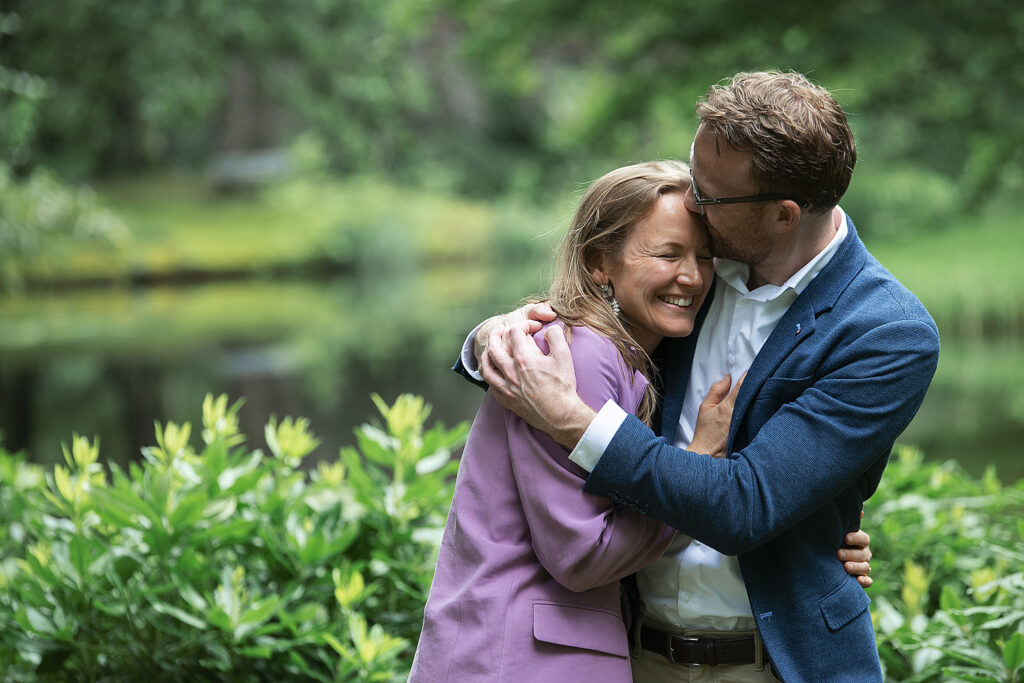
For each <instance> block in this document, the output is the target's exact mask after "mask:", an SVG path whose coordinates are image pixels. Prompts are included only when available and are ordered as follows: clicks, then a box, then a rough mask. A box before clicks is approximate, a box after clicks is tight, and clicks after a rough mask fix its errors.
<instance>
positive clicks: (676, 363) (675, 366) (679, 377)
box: [654, 279, 718, 444]
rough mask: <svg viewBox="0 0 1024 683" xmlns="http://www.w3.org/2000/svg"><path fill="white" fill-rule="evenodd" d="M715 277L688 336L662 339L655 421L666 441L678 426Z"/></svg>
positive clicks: (671, 439) (711, 297)
mask: <svg viewBox="0 0 1024 683" xmlns="http://www.w3.org/2000/svg"><path fill="white" fill-rule="evenodd" d="M717 283H718V280H717V279H715V280H714V281H712V283H711V289H710V290H709V291H708V296H707V298H706V299H705V300H704V305H703V306H701V307H700V310H699V311H698V312H697V317H696V318H695V319H694V322H693V332H691V333H690V335H689V336H687V337H681V338H677V339H665V340H663V342H662V344H663V345H664V346H665V354H664V363H663V365H662V366H661V367H659V370H660V371H661V373H662V382H661V386H662V387H663V391H664V395H663V396H662V401H661V414H660V416H656V417H655V421H654V425H655V429H656V430H657V431H658V434H659V435H660V436H663V437H665V441H667V442H668V443H670V444H671V443H674V442H675V438H676V431H677V430H678V429H679V414H680V413H682V412H683V398H684V397H685V396H686V387H687V385H688V384H689V383H690V368H691V367H692V366H693V352H694V349H696V348H697V335H699V334H700V329H701V327H703V325H704V318H706V317H707V315H708V309H709V308H711V300H712V299H714V298H715V289H716V287H717V286H718V284H717Z"/></svg>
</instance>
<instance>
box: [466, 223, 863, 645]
mask: <svg viewBox="0 0 1024 683" xmlns="http://www.w3.org/2000/svg"><path fill="white" fill-rule="evenodd" d="M840 214H841V215H840V218H841V220H840V222H839V228H838V231H837V232H836V234H835V236H834V237H833V238H832V241H831V242H829V244H828V246H826V247H825V248H824V249H823V250H822V251H821V252H819V253H818V254H817V255H816V256H815V257H814V258H813V259H811V261H810V262H809V263H807V265H805V266H804V267H803V268H801V269H800V270H799V271H797V272H796V273H795V274H794V275H793V276H792V277H791V278H789V280H787V281H786V282H785V283H784V284H782V285H764V286H762V287H758V288H757V289H755V290H753V291H750V290H748V289H747V276H748V275H749V266H747V265H746V264H743V263H738V262H736V261H729V260H726V259H716V261H715V273H716V274H717V275H718V280H719V284H718V289H717V291H716V292H715V298H714V300H713V301H712V302H711V307H710V309H709V310H708V315H707V318H706V319H705V320H704V324H703V326H702V328H701V330H700V332H699V335H700V336H699V337H698V338H697V346H696V349H695V350H694V358H693V365H692V367H691V370H690V381H689V383H688V384H687V388H686V394H685V396H684V399H683V408H682V413H681V414H680V416H679V429H678V430H677V431H676V441H675V446H677V447H680V448H685V447H686V446H687V445H688V444H689V443H690V441H692V440H693V432H694V428H695V426H696V423H697V411H698V409H699V408H700V404H701V401H703V400H704V397H705V396H706V395H707V392H708V390H709V389H710V388H711V385H712V384H714V383H715V382H717V381H718V380H720V379H721V378H722V377H724V376H725V375H726V374H730V375H732V379H733V381H735V380H736V379H738V378H739V377H740V376H741V375H742V374H743V373H744V372H746V371H747V369H748V368H749V367H750V364H751V363H752V362H753V361H754V356H756V355H757V352H758V351H760V349H761V347H762V346H763V345H764V343H765V341H767V339H768V336H769V335H770V334H771V333H772V330H773V329H775V325H776V324H777V323H778V322H779V320H780V319H781V318H782V316H783V315H785V313H786V311H787V310H788V309H789V307H790V306H791V305H792V304H793V302H794V301H795V300H796V298H797V297H798V296H799V295H800V293H801V292H803V290H804V289H805V288H806V287H807V285H808V284H809V283H810V281H811V280H812V279H813V278H814V276H815V275H817V274H818V272H820V271H821V269H822V268H824V267H825V265H826V264H827V263H828V262H829V260H830V259H831V258H832V256H833V255H834V254H835V252H836V250H837V249H838V248H839V245H840V243H841V242H842V241H843V240H844V239H845V238H846V235H847V232H848V230H847V227H846V215H845V214H844V213H842V211H840ZM470 355H472V354H470ZM625 417H626V413H625V412H623V410H622V409H621V408H620V407H619V406H617V405H615V404H614V403H613V402H611V401H609V402H608V403H606V404H605V406H604V407H603V408H602V409H601V410H600V412H598V414H597V417H596V418H595V419H594V421H593V422H592V423H591V425H590V427H589V428H588V429H587V431H586V433H585V434H584V435H583V438H582V439H581V440H580V442H579V444H577V446H576V448H575V449H574V450H573V452H572V454H571V455H570V459H571V460H573V462H575V463H577V464H578V465H580V466H581V467H583V468H584V469H586V470H587V471H588V472H589V471H591V470H593V468H594V466H595V465H596V464H597V461H598V460H599V459H600V457H601V455H602V454H603V453H604V450H605V448H607V446H608V444H609V443H610V442H611V439H612V437H613V436H614V435H615V432H616V431H617V430H618V428H619V426H620V425H621V424H622V421H623V420H624V419H625ZM637 585H638V587H639V589H640V596H641V598H643V600H644V603H645V605H646V613H647V616H648V618H652V619H654V620H657V621H659V622H662V623H664V624H667V625H671V626H678V627H685V628H705V629H722V630H739V629H752V628H754V620H753V617H752V615H751V612H750V603H749V601H748V598H747V591H746V588H745V587H744V585H743V577H742V576H741V575H740V568H739V561H738V560H737V558H736V557H735V556H728V555H722V554H721V553H719V552H717V551H715V550H713V549H711V548H709V547H708V546H706V545H704V544H702V543H700V542H698V541H696V540H691V539H689V538H687V537H683V536H680V537H679V538H678V539H677V540H676V542H674V543H673V545H672V546H670V547H669V549H668V551H667V552H666V553H665V555H664V556H662V558H661V559H659V560H657V561H655V562H654V563H653V564H651V565H649V566H648V567H647V568H646V569H643V570H641V571H640V572H639V573H638V574H637Z"/></svg>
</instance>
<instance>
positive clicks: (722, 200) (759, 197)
mask: <svg viewBox="0 0 1024 683" xmlns="http://www.w3.org/2000/svg"><path fill="white" fill-rule="evenodd" d="M690 187H692V188H693V200H694V202H695V203H696V204H697V206H698V208H700V215H701V216H703V215H704V207H705V206H707V205H709V204H746V203H748V202H774V201H776V200H779V199H789V200H791V201H794V202H796V203H797V206H799V207H800V208H801V209H805V208H807V207H808V206H810V202H809V201H807V200H806V199H798V198H797V197H790V196H789V195H785V194H752V195H749V196H746V197H702V196H701V195H700V190H699V189H698V188H697V180H696V179H695V178H694V177H693V171H690Z"/></svg>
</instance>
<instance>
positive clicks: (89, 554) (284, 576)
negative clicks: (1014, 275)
mask: <svg viewBox="0 0 1024 683" xmlns="http://www.w3.org/2000/svg"><path fill="white" fill-rule="evenodd" d="M374 400H375V402H376V404H377V406H378V408H379V409H380V411H381V414H382V416H383V424H381V425H364V426H362V427H361V428H360V429H358V430H357V433H356V439H357V443H356V446H355V447H353V448H345V449H342V451H341V453H340V454H339V457H338V458H337V459H333V460H329V461H323V462H320V463H318V465H317V466H316V468H315V469H312V468H310V471H308V472H307V471H304V470H303V469H301V466H302V463H303V459H304V458H305V457H306V456H307V455H308V454H309V453H310V452H311V451H312V450H313V449H314V448H315V447H316V444H317V441H316V438H315V437H314V436H313V435H312V434H311V433H310V431H309V428H308V423H307V422H306V421H305V420H302V419H298V420H293V419H291V418H288V419H285V420H282V421H281V422H277V421H276V420H271V422H270V424H268V425H267V428H266V441H267V444H268V446H269V453H263V452H261V451H259V450H255V451H251V450H249V449H247V448H245V447H244V445H243V437H242V436H241V435H240V434H239V433H238V423H237V418H236V416H237V411H238V409H239V404H235V405H234V406H232V407H230V408H229V407H228V405H227V399H226V397H224V396H221V397H219V398H217V399H214V398H212V397H207V399H206V401H205V402H204V404H203V429H202V431H201V439H202V442H203V444H204V446H203V447H202V449H201V450H199V451H196V450H193V448H192V446H191V445H190V443H191V440H192V439H191V436H192V433H191V432H192V430H191V427H190V426H189V425H188V424H185V425H180V426H179V425H176V424H173V423H169V424H167V425H157V438H156V440H157V445H156V446H154V447H152V448H148V449H146V450H145V452H144V454H143V455H144V458H145V459H144V461H143V462H141V463H139V464H133V465H131V466H130V467H129V468H128V471H127V472H124V471H122V470H121V469H120V468H118V467H116V466H111V467H110V470H109V474H108V473H107V472H106V471H105V470H104V468H103V466H101V465H100V464H99V449H98V444H95V443H91V442H90V441H89V440H87V439H85V438H82V437H78V436H76V437H75V438H74V440H73V441H72V444H71V447H70V448H68V449H66V452H65V458H66V460H67V466H66V467H65V466H63V465H58V466H56V467H55V468H54V469H53V471H52V472H50V471H44V470H43V469H42V468H41V467H39V466H36V465H32V464H28V463H26V462H25V461H24V459H23V458H21V457H20V456H16V455H11V454H9V453H6V452H3V451H2V450H0V514H2V518H3V519H4V522H5V523H4V524H2V525H0V674H2V676H0V677H2V678H3V680H5V681H29V680H31V681H44V682H45V681H65V680H75V681H98V680H136V679H144V678H146V677H148V679H150V680H154V681H164V680H166V681H179V680H214V681H216V680H225V681H226V680H231V681H249V680H272V679H278V680H289V681H291V680H300V681H301V680H312V681H340V680H400V679H401V678H402V677H403V676H404V675H405V673H406V672H407V671H408V668H409V666H410V664H411V658H412V653H413V650H414V647H415V642H416V639H417V636H418V632H419V627H420V622H421V620H422V615H423V603H424V601H425V599H426V594H427V590H428V588H429V585H430V579H431V576H432V574H433V567H434V561H435V557H436V547H437V541H438V539H439V536H440V532H441V526H442V525H443V523H444V517H445V514H446V513H447V509H448V505H449V502H450V500H451V495H452V488H453V484H452V480H453V478H452V475H453V474H454V473H455V470H456V468H457V463H456V461H455V460H453V458H452V451H453V449H455V448H457V447H459V446H460V445H461V444H462V443H463V442H464V440H465V437H466V434H467V426H466V425H465V424H462V425H459V426H457V427H455V428H454V429H451V430H448V429H445V428H444V426H443V425H438V426H435V427H433V428H432V429H429V430H426V431H425V430H424V424H425V422H426V419H427V417H428V415H429V412H430V407H429V406H428V405H426V404H424V402H423V400H422V399H420V398H416V397H412V396H408V395H403V396H400V397H399V398H398V399H397V401H396V402H395V404H394V405H392V406H388V405H386V404H385V403H384V402H383V401H382V400H381V399H380V398H379V397H376V396H375V397H374ZM1022 513H1024V481H1022V482H1018V483H1017V484H1016V485H1014V486H1008V487H1005V486H1002V485H1001V484H1000V483H999V481H998V480H997V479H996V477H995V474H994V472H992V471H990V472H988V473H987V474H986V475H985V476H984V477H983V478H981V479H980V480H978V479H974V478H972V477H970V476H969V475H967V474H966V473H965V472H964V471H963V470H962V469H961V468H960V467H959V466H958V465H957V464H955V463H953V462H946V463H926V462H924V461H923V459H922V456H921V453H920V452H919V451H918V450H916V449H912V448H908V447H897V449H896V450H895V452H894V454H893V458H892V462H891V463H890V465H889V467H888V468H887V470H886V475H885V477H884V478H883V481H882V485H881V486H880V487H879V490H878V492H877V493H876V495H875V496H874V497H873V498H872V499H871V500H870V501H869V504H868V513H867V517H866V519H865V528H866V529H868V530H869V531H870V532H871V533H872V547H873V549H874V552H875V559H874V560H873V562H872V564H873V571H872V576H874V577H875V585H874V586H873V587H872V588H871V589H869V592H870V594H871V596H872V600H873V603H874V604H873V609H872V613H873V618H874V622H875V628H876V632H877V634H878V646H879V651H880V654H881V657H882V662H883V666H884V668H885V671H886V676H887V679H888V680H893V681H940V680H949V679H959V680H967V681H1018V680H1021V672H1022V664H1024V572H1022V570H1021V567H1022V566H1024V552H1022V551H1021V542H1022V539H1024V514H1022Z"/></svg>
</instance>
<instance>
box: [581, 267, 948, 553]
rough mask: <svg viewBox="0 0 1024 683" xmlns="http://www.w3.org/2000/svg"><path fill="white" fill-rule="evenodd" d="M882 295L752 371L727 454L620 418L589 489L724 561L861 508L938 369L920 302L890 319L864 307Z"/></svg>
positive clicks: (930, 326)
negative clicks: (820, 514) (826, 512)
mask: <svg viewBox="0 0 1024 683" xmlns="http://www.w3.org/2000/svg"><path fill="white" fill-rule="evenodd" d="M889 277H890V278H891V276H889ZM874 284H877V283H873V285H874ZM865 289H867V288H865ZM904 291H905V290H904ZM880 296H881V297H882V298H879V296H875V297H871V296H867V295H865V296H863V297H861V298H859V299H857V301H858V303H857V305H856V306H855V308H856V309H857V310H856V311H852V312H851V311H850V310H841V311H839V312H836V313H833V314H832V315H833V317H835V318H838V320H830V319H828V318H829V316H828V315H825V316H823V318H822V319H821V320H820V321H819V322H818V329H817V331H815V332H814V335H813V338H807V339H804V340H802V343H803V344H804V345H803V346H797V347H796V350H794V351H793V352H791V353H790V355H789V357H788V358H786V359H785V360H784V361H782V363H781V365H780V366H779V367H778V369H777V370H776V371H775V372H774V373H772V374H771V375H770V376H767V377H762V378H761V380H760V381H755V383H754V385H753V386H750V387H748V385H747V382H750V381H751V380H750V375H748V379H747V381H746V382H745V383H744V386H743V389H742V391H741V394H740V400H739V401H738V402H737V409H736V410H737V414H734V416H733V424H732V430H731V432H732V436H731V439H730V456H729V457H728V458H725V459H712V458H709V457H707V456H705V455H700V454H696V453H691V452H688V451H685V450H682V449H678V448H674V447H673V446H672V445H671V444H670V443H668V442H666V441H665V440H664V439H662V438H659V437H656V436H655V435H654V433H653V432H652V431H651V430H650V429H649V428H647V427H646V426H644V425H643V424H642V423H641V422H639V421H638V420H636V419H635V418H627V419H626V421H625V422H624V423H623V424H622V426H621V427H620V429H619V431H618V432H617V433H616V435H615V437H614V438H613V440H612V442H611V444H610V445H609V447H608V448H607V449H606V451H605V453H604V455H603V456H602V457H601V459H600V461H599V462H598V464H597V466H596V467H595V468H594V471H593V472H592V473H591V475H590V476H589V478H588V479H587V484H586V487H585V490H586V491H588V492H590V493H594V494H597V495H607V494H608V493H609V492H611V491H617V492H618V493H619V494H620V495H623V496H625V497H627V498H629V499H630V500H632V501H634V502H636V503H637V504H638V505H643V506H645V507H647V508H648V509H649V510H650V514H651V515H652V516H653V517H655V518H656V519H658V520H660V521H662V522H664V523H666V524H668V525H670V526H673V527H675V528H676V529H678V530H679V531H681V532H683V533H685V534H688V535H690V536H692V537H694V538H696V539H698V540H700V541H701V542H703V543H706V544H707V545H710V546H711V547H713V548H715V549H716V550H718V551H719V552H722V553H725V554H729V555H738V554H741V553H744V552H748V551H750V550H752V549H753V548H756V547H759V546H761V545H763V544H764V543H766V542H768V541H770V540H772V539H773V538H774V537H776V536H778V535H779V534H781V533H782V532H784V531H786V530H787V529H789V528H791V527H792V526H794V525H795V524H797V523H798V522H800V521H801V520H803V519H805V518H806V517H808V516H810V515H812V514H813V513H815V511H818V510H819V509H820V508H822V506H823V505H824V504H826V503H827V502H829V501H833V500H839V501H841V502H842V505H840V506H839V508H838V509H840V511H841V513H842V514H847V515H850V514H852V513H851V512H850V510H852V509H856V510H857V511H859V506H860V504H861V502H862V501H863V500H866V499H867V498H868V497H870V495H871V494H872V493H873V492H874V489H875V487H876V486H877V484H878V481H879V479H880V477H881V473H882V470H883V469H884V467H885V463H886V461H887V458H888V455H889V451H890V449H891V448H892V444H893V442H894V441H895V439H896V438H897V437H898V436H899V434H900V433H901V432H902V431H903V429H904V428H905V427H906V426H907V424H909V422H910V420H911V418H912V417H913V416H914V414H915V413H916V412H917V409H918V408H919V407H920V405H921V402H922V400H923V399H924V395H925V392H926V390H927V388H928V385H929V383H930V382H931V378H932V375H933V374H934V372H935V368H936V365H937V362H938V350H939V339H938V331H937V329H936V328H935V325H934V323H933V322H932V321H931V319H930V318H929V317H928V316H927V313H926V312H924V309H923V307H921V306H920V304H919V303H916V300H914V303H915V304H916V308H915V310H914V312H913V315H909V316H904V317H903V318H898V317H897V319H892V316H886V315H877V314H876V313H874V312H872V311H877V309H879V308H886V306H885V305H884V304H883V303H882V301H883V299H884V296H885V293H884V291H883V292H882V294H881V295H880ZM840 303H842V302H840ZM839 307H840V308H841V306H839ZM888 308H889V309H890V310H889V311H886V313H891V309H892V308H893V307H892V306H889V307H888ZM912 308H913V307H912ZM918 309H919V310H918ZM811 319H812V320H813V315H812V317H811ZM880 320H881V322H879V321H880ZM780 324H781V323H780ZM770 342H771V339H769V343H770ZM767 347H768V343H766V348H767ZM762 352H763V351H762ZM756 362H757V361H755V363H756ZM751 373H753V367H752V370H751ZM744 394H746V397H747V398H746V400H744ZM740 402H743V403H744V405H743V407H742V411H743V412H741V406H740V405H739V404H740Z"/></svg>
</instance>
